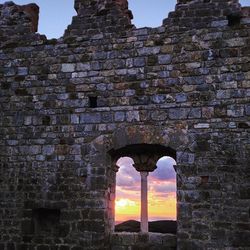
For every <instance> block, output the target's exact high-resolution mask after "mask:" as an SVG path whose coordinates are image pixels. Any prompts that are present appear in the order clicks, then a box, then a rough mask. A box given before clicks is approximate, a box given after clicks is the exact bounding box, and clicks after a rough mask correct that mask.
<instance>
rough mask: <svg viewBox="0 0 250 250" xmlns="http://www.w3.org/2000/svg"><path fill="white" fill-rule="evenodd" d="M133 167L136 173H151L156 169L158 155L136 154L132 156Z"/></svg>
mask: <svg viewBox="0 0 250 250" xmlns="http://www.w3.org/2000/svg"><path fill="white" fill-rule="evenodd" d="M132 158H133V160H134V164H133V166H134V167H135V169H136V170H137V171H138V172H153V171H154V170H155V169H156V168H157V167H156V163H157V161H158V159H159V156H158V155H148V154H136V155H133V156H132Z"/></svg>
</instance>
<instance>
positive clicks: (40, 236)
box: [0, 0, 250, 250]
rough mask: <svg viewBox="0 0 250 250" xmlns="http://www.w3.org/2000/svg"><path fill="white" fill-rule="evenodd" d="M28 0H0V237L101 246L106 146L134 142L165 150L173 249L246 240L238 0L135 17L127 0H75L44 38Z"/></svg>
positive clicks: (246, 35) (8, 242) (6, 242)
mask: <svg viewBox="0 0 250 250" xmlns="http://www.w3.org/2000/svg"><path fill="white" fill-rule="evenodd" d="M32 6H33V7H32V8H31V9H30V8H28V11H27V8H25V7H20V6H17V5H14V4H13V3H11V2H8V3H6V4H3V5H0V84H1V91H0V105H1V106H0V107H1V109H0V249H4V250H12V249H14V250H19V249H35V250H52V249H53V250H54V249H59V250H69V249H70V250H79V249H86V250H88V249H110V248H111V243H110V237H112V230H113V220H114V197H115V174H116V173H115V170H114V166H113V162H112V160H113V158H112V157H111V155H110V154H109V152H110V151H112V150H117V149H120V148H124V147H126V146H129V145H134V144H138V145H140V144H157V145H161V146H164V147H166V148H171V149H172V150H173V151H174V152H175V155H176V161H177V167H176V170H177V189H178V190H177V203H178V204H177V207H178V215H177V216H178V218H177V220H178V232H177V249H249V247H250V245H249V238H250V231H249V227H250V218H249V216H250V215H249V209H250V208H249V204H250V202H249V198H250V197H249V193H250V185H249V162H250V159H249V157H250V154H249V149H250V143H249V141H250V140H249V127H250V123H249V115H250V105H249V99H250V98H249V97H250V91H249V89H250V88H249V86H250V73H249V72H250V60H249V58H250V54H249V53H250V50H249V44H250V26H249V25H250V14H249V13H250V11H249V8H246V7H245V8H242V9H241V6H240V5H239V3H238V1H237V0H231V1H229V0H204V1H203V0H193V1H187V0H185V1H184V0H179V1H178V2H177V5H176V11H175V12H171V13H170V14H169V17H168V18H166V19H165V20H164V22H163V25H162V26H161V27H158V28H154V29H151V28H142V29H136V28H135V27H134V26H133V25H132V24H131V20H130V19H131V18H132V14H131V12H130V11H129V10H128V9H127V2H126V1H121V0H120V1H118V0H106V1H101V0H100V1H99V0H95V1H88V0H76V1H75V7H76V10H77V13H78V16H76V17H73V20H72V24H71V25H69V27H68V28H67V30H66V31H65V35H64V37H62V38H61V39H58V40H55V39H53V40H47V39H46V37H45V36H43V35H39V34H37V33H34V32H35V30H36V20H37V19H38V17H37V10H38V7H36V6H34V5H32ZM25 10H26V11H25ZM31 10H32V11H31ZM30 11H31V12H30ZM135 237H137V236H135ZM138 237H139V236H138ZM123 249H124V248H123Z"/></svg>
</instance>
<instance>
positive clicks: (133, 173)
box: [109, 144, 176, 233]
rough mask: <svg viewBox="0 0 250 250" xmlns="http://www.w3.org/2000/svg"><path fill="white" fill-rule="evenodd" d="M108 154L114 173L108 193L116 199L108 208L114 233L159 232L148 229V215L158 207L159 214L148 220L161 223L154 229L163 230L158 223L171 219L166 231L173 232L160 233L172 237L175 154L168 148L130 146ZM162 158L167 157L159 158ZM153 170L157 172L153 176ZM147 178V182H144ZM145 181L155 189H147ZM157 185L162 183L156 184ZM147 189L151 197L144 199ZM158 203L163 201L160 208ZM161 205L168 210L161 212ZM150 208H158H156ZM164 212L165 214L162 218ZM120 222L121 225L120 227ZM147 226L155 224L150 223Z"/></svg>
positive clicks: (174, 198)
mask: <svg viewBox="0 0 250 250" xmlns="http://www.w3.org/2000/svg"><path fill="white" fill-rule="evenodd" d="M109 154H110V155H111V157H112V158H113V163H114V171H117V170H118V172H117V174H116V186H115V187H114V188H111V190H116V191H115V194H114V195H115V196H116V198H115V200H111V201H110V202H111V205H110V207H111V208H112V207H113V208H114V209H113V210H115V222H116V224H117V225H116V226H115V231H130V232H138V231H140V232H142V233H147V232H149V231H152V232H161V231H159V229H158V230H157V229H156V230H154V229H152V227H151V226H150V224H149V220H148V211H150V210H152V209H153V210H154V209H155V210H156V211H157V209H158V210H159V208H160V207H162V208H161V210H160V212H161V213H162V214H159V212H157V213H156V214H155V215H153V216H155V218H153V219H152V220H161V222H159V223H160V224H159V225H156V227H158V228H162V227H165V225H164V223H163V224H162V219H165V218H166V219H169V220H170V219H171V220H172V222H173V223H174V224H172V225H170V227H171V228H173V227H174V228H175V229H174V230H172V229H171V230H169V229H167V231H165V232H163V233H176V174H175V171H174V168H173V166H174V165H176V163H175V160H174V158H175V157H176V152H175V151H174V150H173V149H171V148H168V147H164V146H162V145H157V144H134V145H129V146H126V147H123V148H120V149H117V150H110V151H109ZM164 155H168V156H167V157H163V156H164ZM171 157H172V158H171ZM160 158H161V159H160ZM159 159H160V160H159ZM166 162H167V166H166ZM163 166H164V167H163ZM156 168H158V171H156V172H154V171H155V169H156ZM164 170H165V171H166V173H164ZM149 174H150V178H149V179H148V176H149ZM160 175H161V176H160ZM148 181H152V182H153V184H155V185H153V186H152V187H151V186H149V185H148ZM160 181H161V182H162V183H159V182H160ZM114 183H115V181H114ZM164 188H165V191H166V190H167V189H168V192H167V193H165V197H164V195H163V194H162V193H163V191H164ZM150 189H151V191H152V192H151V195H148V191H149V190H150ZM152 194H153V195H152ZM135 195H136V196H135ZM154 195H155V196H154ZM156 198H158V201H157V200H156ZM162 200H164V202H163V204H161V201H162ZM112 202H113V203H112ZM164 204H165V205H166V206H169V207H165V208H164ZM154 205H158V208H157V207H154ZM113 210H112V211H113ZM135 211H136V212H135ZM166 212H168V213H167V214H165V215H164V213H166ZM139 218H140V219H139ZM112 220H113V219H112V218H111V221H112ZM121 221H124V222H123V223H121ZM151 224H157V223H155V222H152V223H151ZM154 226H155V225H154ZM150 227H151V228H150ZM150 229H152V230H150Z"/></svg>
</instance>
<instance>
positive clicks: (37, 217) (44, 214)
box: [33, 208, 61, 235]
mask: <svg viewBox="0 0 250 250" xmlns="http://www.w3.org/2000/svg"><path fill="white" fill-rule="evenodd" d="M60 215H61V211H60V210H59V209H48V208H38V209H34V210H33V222H34V227H35V233H36V234H37V235H41V234H43V235H44V234H45V235H55V234H56V233H57V232H58V228H59V223H60Z"/></svg>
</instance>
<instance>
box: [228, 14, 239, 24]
mask: <svg viewBox="0 0 250 250" xmlns="http://www.w3.org/2000/svg"><path fill="white" fill-rule="evenodd" d="M240 19H241V16H240V14H238V13H237V14H230V15H228V16H227V20H228V26H235V25H239V24H240Z"/></svg>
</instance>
